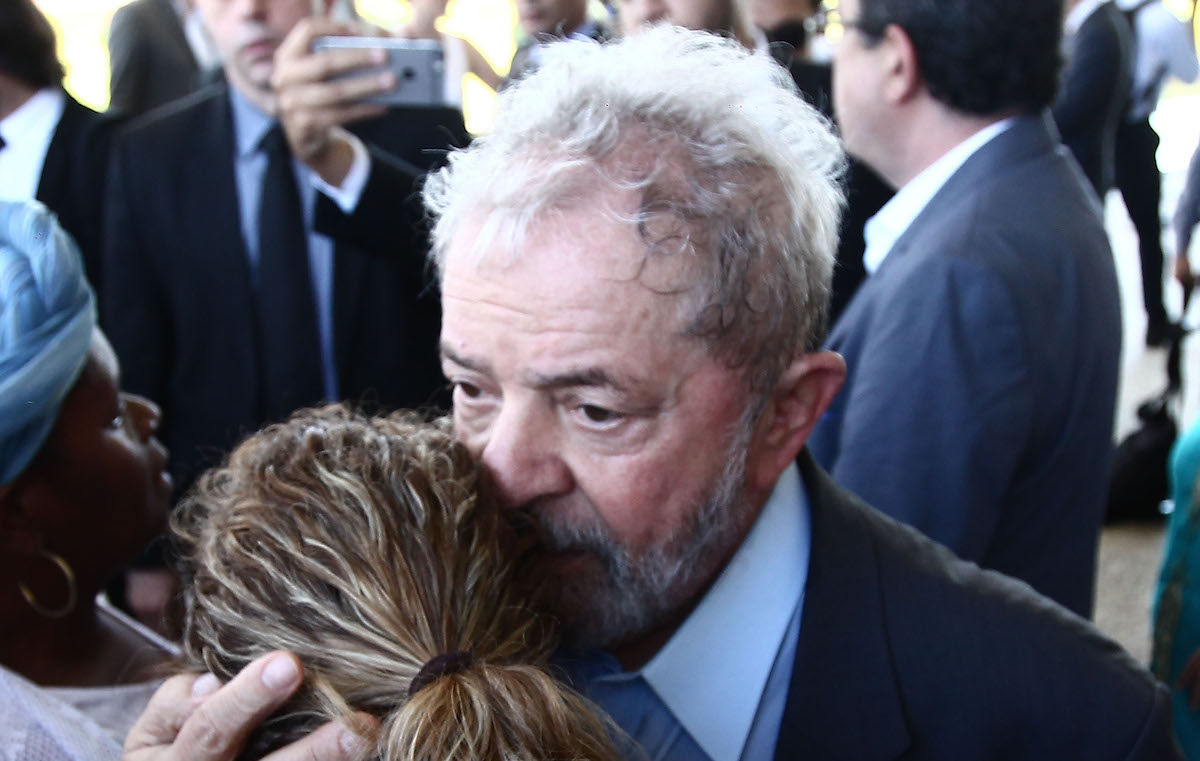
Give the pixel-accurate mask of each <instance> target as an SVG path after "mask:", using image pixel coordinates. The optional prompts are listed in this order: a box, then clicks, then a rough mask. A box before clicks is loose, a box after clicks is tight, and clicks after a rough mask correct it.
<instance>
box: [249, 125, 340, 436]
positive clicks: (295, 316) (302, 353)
mask: <svg viewBox="0 0 1200 761" xmlns="http://www.w3.org/2000/svg"><path fill="white" fill-rule="evenodd" d="M262 148H263V151H264V152H265V153H266V154H267V173H266V175H265V176H264V177H263V185H262V205H261V206H260V208H259V213H258V310H259V338H260V340H261V351H260V356H261V359H262V391H263V406H264V413H265V414H266V417H267V419H268V420H282V419H283V418H285V417H287V416H288V415H289V414H290V413H291V412H292V411H293V410H295V409H297V408H299V407H303V406H306V405H311V404H315V403H317V402H319V401H321V399H322V398H323V396H324V394H323V383H322V377H321V375H322V374H321V343H320V335H319V333H318V332H317V310H316V306H315V304H314V303H313V302H314V295H313V286H312V275H311V274H310V273H309V266H308V236H307V233H306V232H305V229H304V216H303V213H302V212H301V209H300V194H299V192H297V190H296V177H295V174H294V173H293V171H292V157H291V153H290V152H289V151H288V146H287V141H286V140H285V139H284V136H283V131H282V130H281V129H280V127H279V126H278V125H276V126H275V127H274V128H272V129H271V131H270V132H268V133H267V136H266V137H265V138H264V139H263V142H262Z"/></svg>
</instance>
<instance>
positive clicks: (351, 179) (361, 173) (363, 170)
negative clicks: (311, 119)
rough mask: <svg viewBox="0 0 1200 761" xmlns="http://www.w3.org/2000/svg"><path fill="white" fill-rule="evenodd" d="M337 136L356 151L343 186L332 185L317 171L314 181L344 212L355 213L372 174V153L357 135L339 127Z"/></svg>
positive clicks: (313, 176) (313, 177) (318, 188)
mask: <svg viewBox="0 0 1200 761" xmlns="http://www.w3.org/2000/svg"><path fill="white" fill-rule="evenodd" d="M335 136H336V137H340V138H342V139H344V140H345V141H346V142H347V143H349V144H350V150H351V151H353V152H354V160H353V161H351V162H350V171H348V172H346V177H345V179H343V180H342V184H341V187H336V186H334V185H330V184H329V183H328V182H325V180H323V179H321V178H320V177H319V176H318V175H317V174H315V173H314V174H313V175H312V181H313V184H314V185H316V186H317V190H319V191H321V192H322V193H324V194H325V195H327V196H329V198H330V199H332V200H333V202H334V203H336V204H337V206H338V208H339V209H341V210H342V212H343V213H345V214H353V213H354V210H355V209H356V208H358V200H359V199H360V198H362V194H363V188H365V187H366V186H367V179H368V178H369V177H370V175H371V154H369V153H368V152H367V146H365V145H363V141H362V140H359V139H358V136H357V135H354V134H353V133H351V132H348V131H347V130H344V129H341V128H340V127H339V128H337V130H336V133H335Z"/></svg>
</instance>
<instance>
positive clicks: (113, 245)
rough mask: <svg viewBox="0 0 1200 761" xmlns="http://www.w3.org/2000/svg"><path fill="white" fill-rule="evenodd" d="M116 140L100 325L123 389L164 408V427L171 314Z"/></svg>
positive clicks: (127, 160)
mask: <svg viewBox="0 0 1200 761" xmlns="http://www.w3.org/2000/svg"><path fill="white" fill-rule="evenodd" d="M114 142H116V145H115V147H114V149H113V156H112V162H111V164H110V166H109V172H108V175H109V176H108V183H107V185H108V193H107V204H106V208H105V218H104V230H103V235H104V246H103V265H102V273H103V283H104V284H103V287H102V291H101V292H102V294H103V298H102V300H101V303H100V315H101V321H102V324H103V326H104V331H105V333H107V335H108V338H109V341H110V342H111V343H112V345H113V349H114V350H115V351H116V353H117V357H118V358H119V359H120V361H121V374H122V383H121V385H122V388H124V389H125V390H127V391H132V392H133V393H136V394H141V395H142V396H145V397H148V398H149V399H151V400H153V401H155V402H157V403H158V404H159V405H161V406H163V407H164V424H165V425H170V410H167V409H166V402H167V401H168V399H167V393H166V392H167V379H168V374H169V368H170V362H171V357H172V353H171V346H170V323H169V320H170V314H169V311H168V309H167V306H166V298H165V294H164V293H163V291H162V286H161V283H162V279H161V277H160V273H159V272H158V270H157V268H156V262H155V261H154V260H153V253H154V252H153V251H151V250H149V248H150V247H149V246H148V245H147V244H146V241H145V239H144V238H143V231H144V230H145V229H146V225H144V224H142V223H141V221H140V220H138V219H137V215H138V209H139V208H140V204H139V203H138V200H137V199H136V198H135V197H134V195H133V194H134V192H135V191H136V190H137V189H138V187H139V183H138V182H137V178H136V176H135V175H134V174H133V172H132V171H131V170H132V164H133V162H132V157H131V156H130V155H129V151H127V150H125V147H126V146H125V145H124V142H125V141H122V140H119V139H118V140H116V141H114ZM163 253H164V254H166V253H169V252H163Z"/></svg>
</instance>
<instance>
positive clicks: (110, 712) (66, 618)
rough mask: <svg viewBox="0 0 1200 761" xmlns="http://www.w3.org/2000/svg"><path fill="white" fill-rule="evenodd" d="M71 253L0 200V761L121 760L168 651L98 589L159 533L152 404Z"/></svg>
mask: <svg viewBox="0 0 1200 761" xmlns="http://www.w3.org/2000/svg"><path fill="white" fill-rule="evenodd" d="M95 325H96V318H95V306H94V301H93V297H92V291H91V288H90V287H89V286H88V284H87V282H86V280H85V279H84V275H83V268H82V264H81V261H80V258H79V253H78V251H77V249H76V248H75V245H74V243H73V242H72V241H71V240H70V238H69V237H68V236H67V235H66V233H64V232H63V230H62V229H61V228H60V227H59V226H58V224H57V223H56V222H55V220H54V217H53V215H52V214H51V213H50V212H48V211H47V210H46V209H45V208H44V207H43V206H41V205H40V204H33V203H30V204H25V203H10V202H0V621H3V622H4V624H3V626H0V758H4V759H38V761H57V760H59V759H64V760H65V759H78V760H79V761H83V760H85V759H86V760H87V761H104V760H105V759H117V758H118V757H119V756H120V753H121V745H122V742H123V740H124V737H125V733H126V731H127V730H128V729H129V727H130V725H131V724H132V723H133V721H134V720H135V719H136V718H137V715H138V714H139V713H140V712H141V710H142V709H143V708H144V707H145V705H146V702H147V701H148V700H149V698H150V696H151V694H152V693H153V691H154V689H156V687H157V686H158V682H157V681H156V680H155V679H154V677H155V675H156V673H157V672H156V669H157V668H158V667H159V666H161V665H162V664H163V662H164V661H165V660H166V659H167V658H168V657H169V656H170V655H171V654H172V653H173V652H174V649H173V648H172V647H171V646H170V645H168V644H167V643H166V642H164V641H163V640H161V639H160V638H158V637H156V636H155V635H154V634H152V633H151V632H149V631H148V630H146V629H145V628H144V627H141V626H140V625H138V624H137V623H135V622H134V621H132V620H130V619H128V618H127V617H125V616H124V615H122V614H121V613H119V612H117V611H116V610H114V609H113V608H111V607H110V606H108V605H106V604H104V603H103V602H97V593H98V592H99V591H100V589H102V588H103V586H104V585H105V584H106V583H107V582H108V581H109V579H110V578H111V577H113V576H115V575H117V574H118V573H119V572H120V571H121V570H122V568H123V567H124V565H125V564H126V563H127V562H129V561H130V560H131V559H132V558H133V557H135V556H136V555H137V553H138V552H139V551H140V550H141V549H142V547H143V546H144V545H145V544H146V542H148V541H149V540H150V539H151V537H153V536H154V535H155V534H156V533H157V532H158V531H160V530H161V528H162V526H163V521H164V519H165V517H166V510H167V504H168V500H169V498H170V489H171V487H170V479H169V477H168V476H167V474H166V472H165V468H166V464H167V454H166V450H164V449H163V447H162V445H161V444H160V443H159V442H158V440H157V439H155V438H154V431H155V429H156V428H157V427H158V421H159V416H158V408H157V407H155V406H154V405H153V404H152V403H151V402H149V401H147V400H146V399H142V398H140V397H137V396H133V395H130V394H123V393H121V392H120V391H119V373H118V366H117V361H116V358H115V356H114V355H113V352H112V349H111V348H109V345H108V342H107V341H106V340H105V338H104V335H103V334H102V333H101V332H100V331H99V330H98V329H97V328H96V327H95Z"/></svg>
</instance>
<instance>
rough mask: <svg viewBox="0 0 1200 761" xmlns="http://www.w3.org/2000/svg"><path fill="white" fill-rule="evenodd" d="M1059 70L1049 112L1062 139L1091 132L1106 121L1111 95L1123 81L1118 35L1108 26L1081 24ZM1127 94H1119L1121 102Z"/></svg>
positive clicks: (1119, 38) (1122, 59) (1122, 61)
mask: <svg viewBox="0 0 1200 761" xmlns="http://www.w3.org/2000/svg"><path fill="white" fill-rule="evenodd" d="M1079 34H1080V37H1079V39H1077V40H1076V41H1075V45H1074V47H1073V49H1072V52H1071V55H1070V58H1069V59H1068V60H1067V64H1066V67H1065V68H1064V70H1063V77H1062V83H1061V84H1060V85H1059V90H1058V98H1057V99H1056V100H1055V101H1054V106H1053V109H1052V112H1053V115H1054V122H1055V124H1057V125H1058V131H1059V132H1060V133H1061V134H1062V136H1063V138H1064V139H1068V140H1069V139H1070V138H1072V137H1074V136H1075V135H1079V134H1081V133H1084V132H1087V131H1088V130H1089V129H1094V128H1095V126H1096V124H1097V122H1101V121H1104V120H1105V119H1107V118H1108V109H1109V106H1110V104H1111V103H1112V101H1113V93H1114V92H1115V91H1116V90H1117V89H1118V88H1120V87H1121V86H1122V84H1123V83H1125V82H1126V81H1127V80H1125V78H1124V74H1125V72H1123V71H1121V66H1122V65H1123V64H1124V63H1125V58H1124V56H1123V55H1122V50H1121V36H1120V34H1119V32H1117V30H1114V29H1112V27H1111V26H1110V25H1108V24H1099V23H1097V24H1087V23H1085V24H1084V26H1083V27H1081V28H1080V31H1079ZM1126 95H1127V93H1120V100H1121V102H1122V103H1124V102H1125V96H1126Z"/></svg>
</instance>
